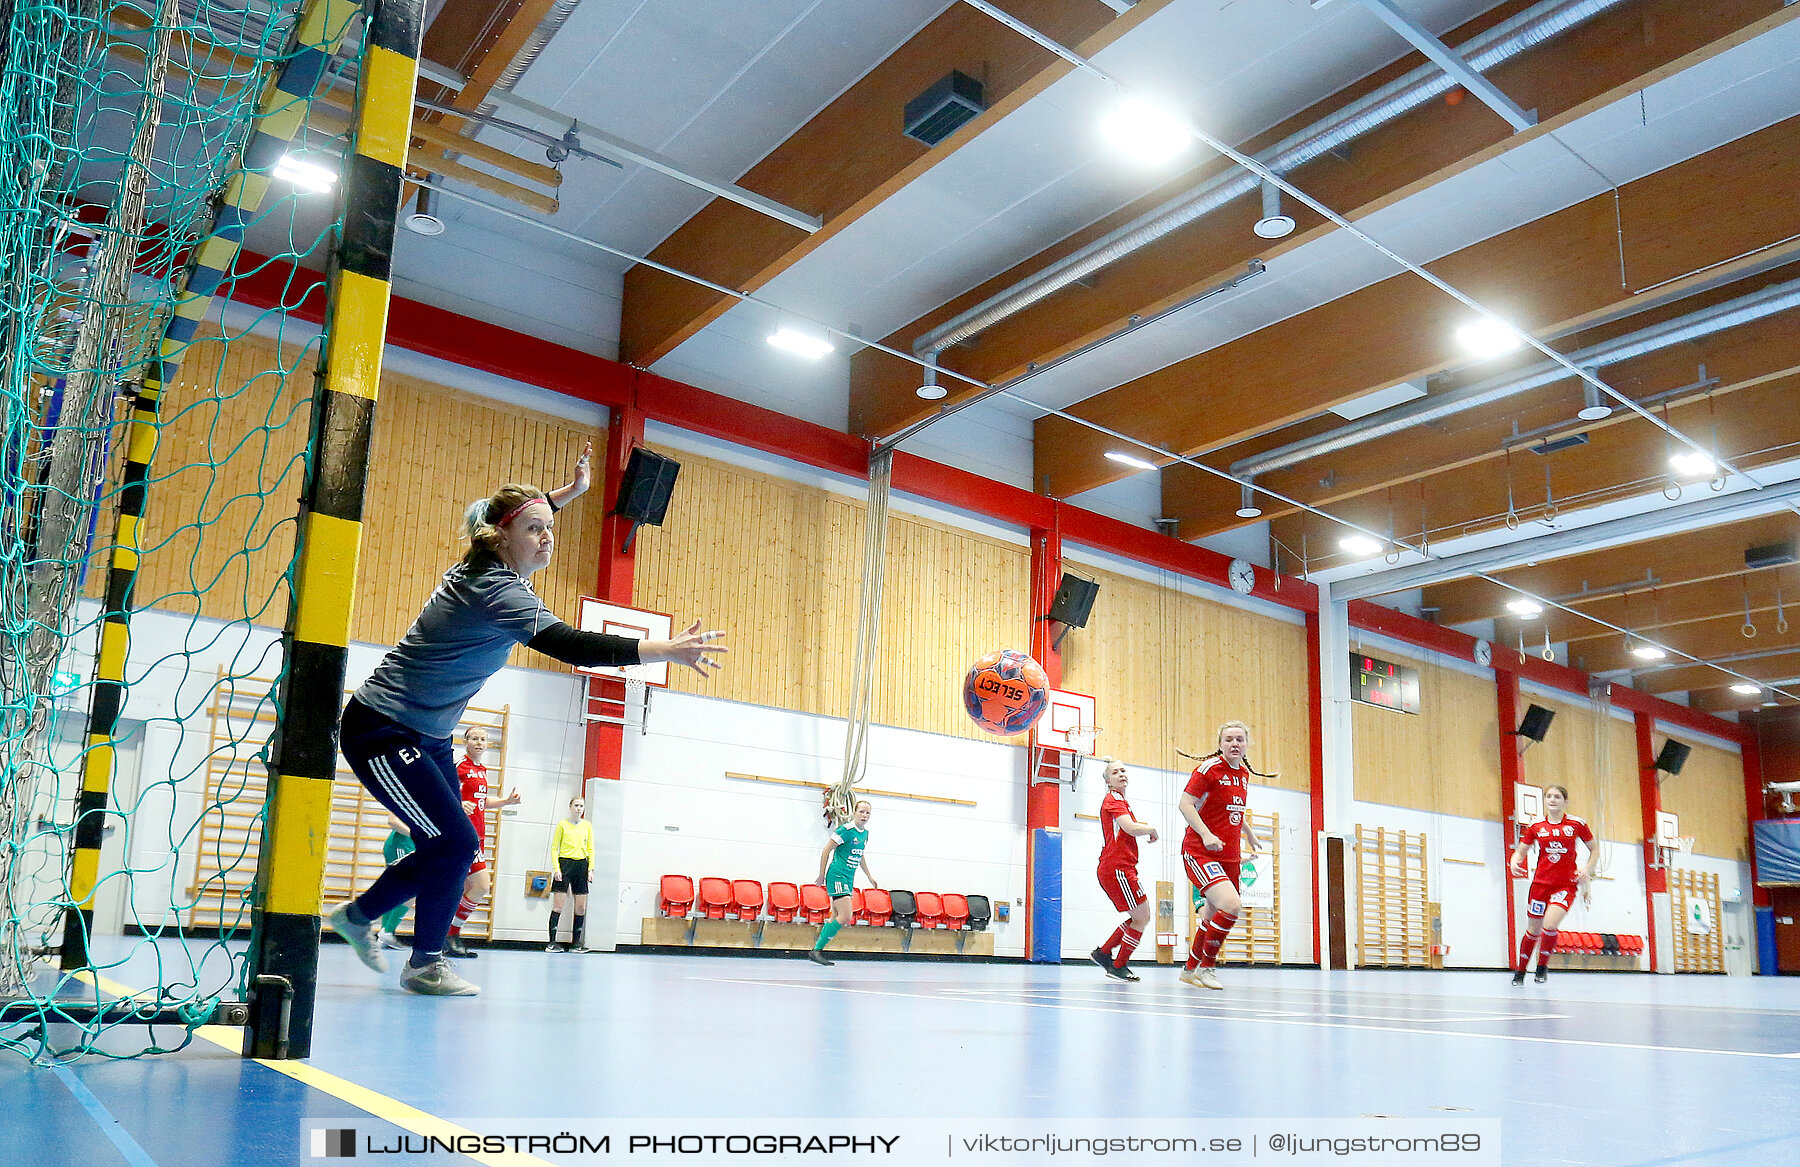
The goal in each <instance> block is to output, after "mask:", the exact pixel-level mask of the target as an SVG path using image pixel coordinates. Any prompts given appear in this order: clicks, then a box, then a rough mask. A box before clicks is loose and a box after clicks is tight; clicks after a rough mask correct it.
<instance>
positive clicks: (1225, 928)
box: [1187, 911, 1238, 969]
mask: <svg viewBox="0 0 1800 1167" xmlns="http://www.w3.org/2000/svg"><path fill="white" fill-rule="evenodd" d="M1237 920H1238V918H1237V917H1236V916H1234V915H1232V914H1230V913H1228V912H1218V911H1215V912H1214V913H1213V914H1212V915H1210V916H1208V917H1207V918H1206V923H1204V924H1202V925H1201V926H1200V930H1199V931H1197V932H1195V933H1194V945H1193V947H1192V948H1191V949H1189V951H1188V958H1187V967H1188V968H1189V969H1192V968H1194V966H1196V965H1198V966H1199V967H1201V968H1211V967H1213V965H1214V964H1215V963H1216V962H1217V961H1218V959H1219V947H1220V946H1221V945H1223V944H1224V943H1225V937H1226V936H1228V935H1230V933H1231V929H1232V926H1233V925H1234V924H1236V923H1237Z"/></svg>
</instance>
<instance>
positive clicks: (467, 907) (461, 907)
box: [450, 896, 481, 936]
mask: <svg viewBox="0 0 1800 1167" xmlns="http://www.w3.org/2000/svg"><path fill="white" fill-rule="evenodd" d="M480 906H481V905H480V904H478V903H476V902H475V901H474V900H472V899H470V898H469V897H468V896H464V897H463V898H462V900H461V901H460V902H458V903H457V905H456V916H455V918H454V919H452V920H451V922H450V935H452V936H461V935H462V926H463V925H464V924H466V923H467V922H468V920H469V913H471V912H473V911H474V910H475V909H476V908H478V907H480Z"/></svg>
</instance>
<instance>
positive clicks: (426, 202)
mask: <svg viewBox="0 0 1800 1167" xmlns="http://www.w3.org/2000/svg"><path fill="white" fill-rule="evenodd" d="M406 229H407V230H408V231H411V232H412V233H413V234H414V235H427V236H429V235H442V234H443V233H444V221H443V220H442V219H440V218H438V217H437V216H436V215H434V214H432V213H431V188H430V187H428V186H422V187H420V188H419V206H418V209H417V210H415V211H414V212H413V213H412V214H410V215H408V216H406Z"/></svg>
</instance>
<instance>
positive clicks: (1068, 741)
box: [1047, 725, 1100, 757]
mask: <svg viewBox="0 0 1800 1167" xmlns="http://www.w3.org/2000/svg"><path fill="white" fill-rule="evenodd" d="M1047 736H1052V737H1054V736H1057V735H1055V734H1050V735H1047ZM1099 736H1100V727H1099V726H1097V725H1077V726H1073V727H1071V728H1069V729H1065V730H1063V731H1062V733H1061V737H1062V740H1063V749H1065V750H1073V751H1075V752H1076V753H1080V754H1087V755H1088V756H1090V757H1091V756H1093V753H1094V739H1095V738H1097V737H1099Z"/></svg>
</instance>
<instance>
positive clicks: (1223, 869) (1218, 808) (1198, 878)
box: [1179, 721, 1256, 989]
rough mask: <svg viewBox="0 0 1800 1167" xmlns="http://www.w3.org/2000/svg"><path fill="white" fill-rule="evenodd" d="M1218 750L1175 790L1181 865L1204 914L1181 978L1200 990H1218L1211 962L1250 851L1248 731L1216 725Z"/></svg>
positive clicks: (1233, 911) (1238, 903) (1234, 911)
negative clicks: (1182, 822)
mask: <svg viewBox="0 0 1800 1167" xmlns="http://www.w3.org/2000/svg"><path fill="white" fill-rule="evenodd" d="M1218 747H1219V748H1218V752H1216V753H1214V754H1210V755H1208V756H1207V757H1205V758H1202V759H1201V760H1200V764H1199V765H1198V766H1196V767H1194V773H1193V776H1192V777H1191V778H1189V779H1188V784H1187V788H1186V789H1185V790H1183V791H1182V792H1181V802H1180V804H1179V805H1180V809H1181V817H1182V818H1184V819H1186V820H1187V833H1186V834H1184V835H1183V836H1182V838H1181V865H1182V867H1183V868H1184V869H1186V871H1187V877H1188V882H1189V883H1192V884H1193V885H1194V886H1195V887H1196V888H1198V889H1199V891H1200V894H1201V895H1203V896H1205V897H1206V907H1207V912H1206V915H1205V917H1204V918H1203V919H1202V920H1201V922H1200V927H1198V928H1196V929H1195V930H1194V943H1193V946H1192V947H1191V948H1190V949H1189V951H1188V958H1187V967H1186V968H1184V969H1183V970H1182V973H1181V980H1182V981H1184V982H1185V983H1187V984H1190V985H1194V986H1197V987H1199V988H1205V989H1223V988H1224V987H1225V986H1224V985H1222V984H1220V983H1219V974H1218V973H1217V972H1215V971H1214V968H1213V966H1214V965H1215V964H1216V963H1217V962H1218V959H1219V948H1220V946H1221V945H1223V944H1224V943H1225V937H1226V936H1227V935H1229V934H1230V932H1231V928H1232V925H1234V924H1236V923H1237V918H1238V913H1239V912H1241V911H1243V900H1242V899H1240V898H1239V896H1238V869H1239V866H1240V864H1241V863H1242V862H1243V856H1244V855H1245V854H1246V853H1248V854H1251V855H1254V854H1256V839H1255V838H1254V837H1252V835H1251V834H1250V822H1249V811H1248V809H1247V803H1248V799H1249V785H1250V774H1251V770H1250V763H1249V762H1248V761H1247V760H1246V756H1247V755H1248V754H1249V752H1250V730H1249V728H1248V727H1247V726H1245V725H1244V723H1243V722H1241V721H1227V722H1226V723H1225V724H1224V725H1222V726H1220V727H1219V737H1218Z"/></svg>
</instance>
